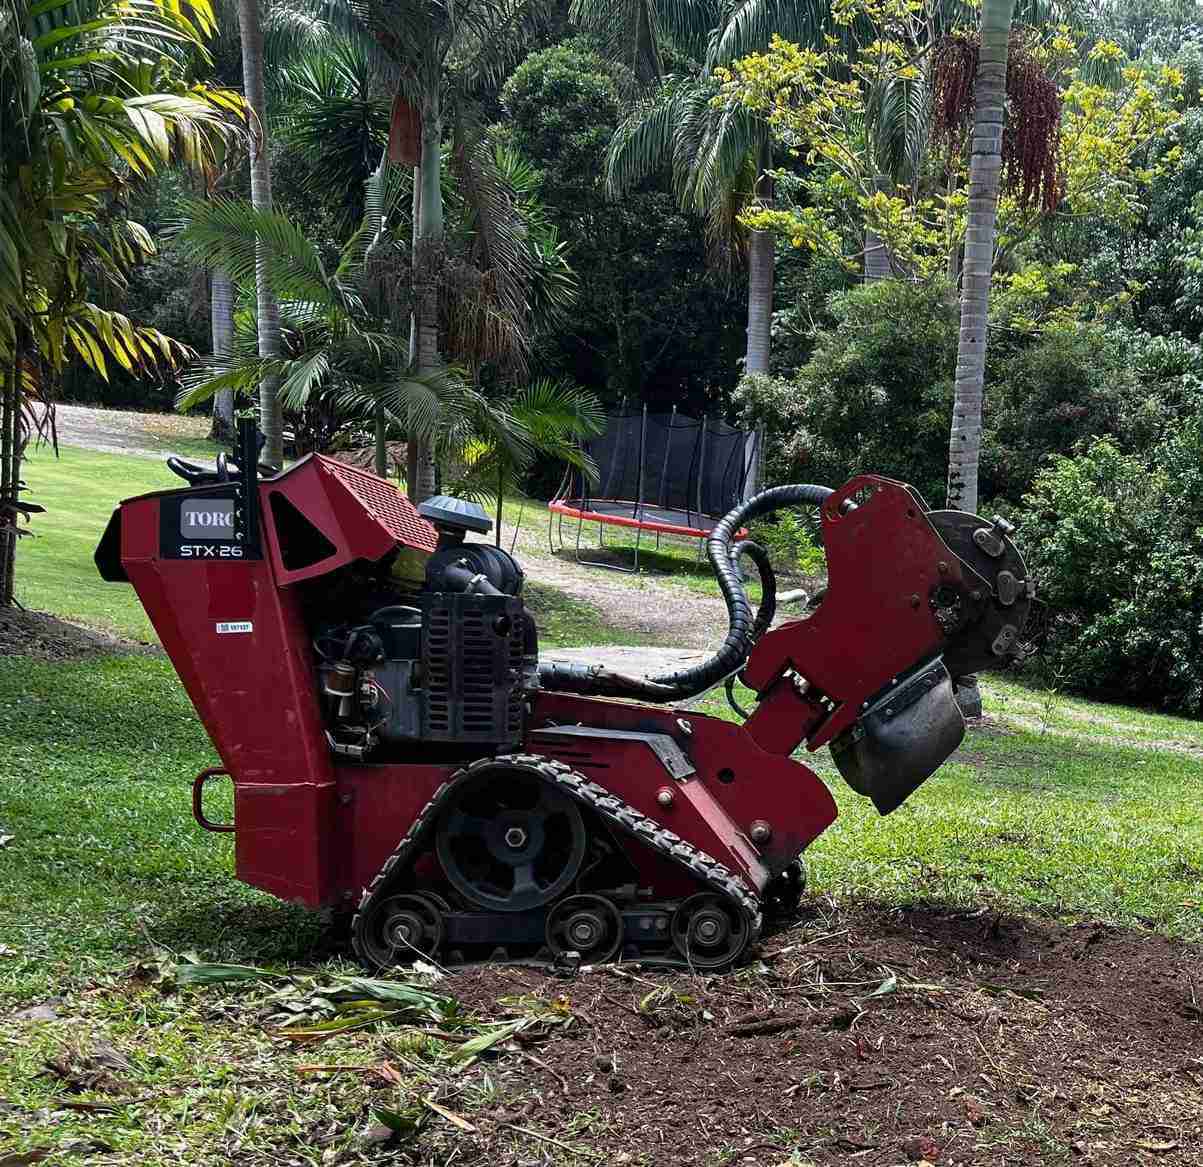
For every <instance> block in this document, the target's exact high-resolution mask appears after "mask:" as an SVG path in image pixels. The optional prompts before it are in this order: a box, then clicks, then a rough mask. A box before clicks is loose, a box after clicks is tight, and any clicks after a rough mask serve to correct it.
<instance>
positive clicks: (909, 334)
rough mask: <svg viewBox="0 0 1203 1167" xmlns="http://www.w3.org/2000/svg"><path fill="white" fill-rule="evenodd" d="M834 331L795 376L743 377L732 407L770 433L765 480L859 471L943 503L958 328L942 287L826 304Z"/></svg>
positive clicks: (876, 289) (872, 290)
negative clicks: (898, 482) (885, 477)
mask: <svg viewBox="0 0 1203 1167" xmlns="http://www.w3.org/2000/svg"><path fill="white" fill-rule="evenodd" d="M831 311H832V313H833V315H834V318H835V321H836V323H835V326H834V328H832V329H830V330H828V331H825V332H823V333H821V334H820V335H819V336H818V337H817V338H816V343H815V348H814V352H813V354H812V355H811V357H810V359H809V360H808V361H807V363H806V364H805V365H803V366H802V368H800V369H799V370H798V371H797V373H796V374H795V375H794V376H793V377H781V378H775V377H773V378H766V377H748V378H745V380H744V381H743V382H742V383H741V384H740V386H739V389H738V390H737V392H736V400H737V403H738V404H739V406H740V407H741V409H742V411H743V414H744V417H745V419H746V420H747V421H749V422H751V423H754V424H757V425H763V426H764V427H765V428H766V431H767V433H768V442H767V449H768V451H769V458H768V474H767V479H768V481H769V482H798V481H811V482H819V483H825V484H828V485H833V486H834V485H838V484H839V483H841V482H843V481H845V480H846V479H847V478H849V477H851V476H852V475H853V474H855V473H857V472H859V471H873V472H875V473H879V474H886V475H889V476H890V477H894V478H901V479H903V480H904V481H907V482H910V483H912V484H913V485H914V486H916V487H918V489H919V490H920V492H921V493H922V494H923V495H924V497H925V498H927V499H928V500H929V502H932V503H937V502H942V501H943V489H944V488H943V475H944V465H945V458H946V453H947V444H948V411H949V408H950V406H951V402H952V376H953V371H954V365H955V358H956V343H957V329H956V319H955V317H954V315H953V312H952V310H951V309H950V308H949V307H948V305H947V303H946V302H945V298H944V294H943V292H942V290H941V289H939V288H936V287H931V286H928V285H914V284H908V283H904V282H902V281H894V280H885V281H881V282H879V283H875V284H869V285H866V286H864V287H859V288H855V289H853V290H852V291H849V292H844V293H840V294H838V295H836V296H834V297H833V298H832V302H831Z"/></svg>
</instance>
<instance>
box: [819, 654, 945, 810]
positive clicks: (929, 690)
mask: <svg viewBox="0 0 1203 1167" xmlns="http://www.w3.org/2000/svg"><path fill="white" fill-rule="evenodd" d="M964 737H965V719H964V717H962V716H961V711H960V709H959V708H958V707H957V703H956V698H955V697H954V695H953V691H952V678H951V677H950V676H949V675H948V670H947V669H946V668H945V667H944V662H943V661H942V660H935V661H932V662H931V663H930V664H928V665H925V666H924V667H922V668H921V669H919V670H918V671H917V672H915V673H912V674H911V676H910V677H907V678H906V679H905V680H902V681H900V682H899V683H898V684H897V685H893V686H891V687H890V688H889V689H888V690H887V691H886V692H885V693H883V694H882V695H881V696H880V697H878V698H877V700H876V701H874V702H873V703H872V705H870V707H869V709H868V710H866V712H865V715H864V716H863V717H862V718H860V720H859V721H857V722H856V724H855V725H853V726H852V728H851V729H849V730H847V731H846V732H845V733H842V734H841V735H840V736H839V737H838V738H836V739H835V741H833V742H832V743H831V756H832V757H833V758H834V759H835V764H836V766H837V768H838V769H839V772H840V773H841V774H842V775H843V777H844V781H845V782H847V783H848V785H849V786H851V787H852V789H853V790H855V791H856V792H857V793H858V794H864V795H866V796H867V797H868V798H870V799H872V800H873V805H874V806H875V807H877V809H878V811H879V812H880V813H881V814H883V815H885V814H889V813H890V811H892V810H897V809H898V807H900V806H901V805H902V804H903V803H904V802H905V801H906V800H907V799H908V798H909V797H910V796H911V795H912V794H913V793H914V792H915V791H916V790H917V789H918V788H919V787H920V786H921V785H922V784H923V783H924V782H925V781H926V780H927V779H928V778H930V777H931V775H932V774H934V773H935V772H936V771H937V770H938V769H939V768H940V767H941V766H942V765H943V764H944V762H945V761H946V760H947V759H948V757H949V755H950V754H952V752H953V751H954V750H955V749H956V748H957V746H959V745H960V744H961V742H962V740H963V739H964Z"/></svg>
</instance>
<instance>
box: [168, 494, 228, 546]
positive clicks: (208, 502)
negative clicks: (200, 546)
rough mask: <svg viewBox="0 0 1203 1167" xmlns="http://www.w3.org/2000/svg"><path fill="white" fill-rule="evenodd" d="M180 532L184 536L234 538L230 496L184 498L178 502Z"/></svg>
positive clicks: (186, 537)
mask: <svg viewBox="0 0 1203 1167" xmlns="http://www.w3.org/2000/svg"><path fill="white" fill-rule="evenodd" d="M180 534H181V535H182V536H183V537H184V538H185V539H188V538H197V537H207V538H210V539H214V538H216V539H233V538H234V500H233V499H232V498H210V499H203V500H202V499H191V498H190V499H185V500H184V501H183V502H182V503H180Z"/></svg>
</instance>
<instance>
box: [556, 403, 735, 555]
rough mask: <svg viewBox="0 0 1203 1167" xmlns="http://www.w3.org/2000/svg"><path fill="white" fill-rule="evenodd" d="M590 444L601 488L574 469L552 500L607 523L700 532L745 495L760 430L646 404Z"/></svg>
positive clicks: (616, 417) (617, 417)
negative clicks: (646, 407)
mask: <svg viewBox="0 0 1203 1167" xmlns="http://www.w3.org/2000/svg"><path fill="white" fill-rule="evenodd" d="M585 448H586V450H587V452H588V453H589V454H590V456H591V457H592V458H593V460H594V462H595V463H596V465H597V468H598V475H599V477H598V482H597V485H596V487H594V488H592V489H591V488H590V487H589V484H588V483H587V481H586V480H585V478H584V475H582V474H581V473H580V472H579V471H577V470H570V471H569V473H568V474H567V475H566V476H565V479H564V482H563V484H562V485H561V488H560V490H559V492H557V496H556V498H555V499H554V500H553V505H554V504H556V503H558V504H561V505H566V506H570V507H572V508H573V510H576V509H578V508H579V510H580V511H581V512H584V513H583V515H582V517H585V518H596V519H597V520H599V521H601V522H605V521H606V520H607V519H609V520H610V521H611V522H613V521H616V520H617V521H621V522H624V525H625V524H627V523H632V521H633V523H634V524H638V525H640V526H645V527H647V528H648V529H655V528H657V527H664V528H667V527H670V526H671V527H673V528H687V529H688V530H686V531H680V532H678V533H685V534H697V535H699V536H701V535H704V534H705V533H706V532H708V531H709V530H710V529H711V528H712V527H713V526H714V524H715V523H716V522H717V521H718V519H719V518H721V517H722V516H723V515H724V514H726V513H727V512H728V511H729V510H731V508H732V507H734V506H736V505H737V504H738V503H739V502H741V501H743V498H744V492H745V487H746V486H747V485H748V484H749V480H750V479H751V480H754V478H755V468H756V461H757V457H758V453H759V451H758V449H757V435H756V434H755V432H754V431H749V430H741V429H736V428H735V427H734V426H730V425H728V424H727V423H726V422H723V421H716V420H714V419H711V418H704V419H702V420H698V419H697V418H692V417H687V416H685V415H684V414H681V413H677V412H676V411H673V412H671V413H648V412H646V411H645V410H639V411H635V412H624V413H619V414H613V415H611V416H610V417H609V418H608V420H607V425H606V430H605V433H603V434H601V435H600V436H599V437H596V438H594V439H592V440H591V441H590V442H588V443H586V447H585Z"/></svg>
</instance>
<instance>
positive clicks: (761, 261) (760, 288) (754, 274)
mask: <svg viewBox="0 0 1203 1167" xmlns="http://www.w3.org/2000/svg"><path fill="white" fill-rule="evenodd" d="M775 251H776V242H775V240H774V238H773V235H772V233H771V232H768V231H753V232H752V233H751V237H750V238H749V240H748V350H747V356H746V358H745V362H744V367H745V369H746V370H747V371H748V372H749V373H767V372H768V371H769V353H770V351H771V347H772V332H773V268H774V261H775V258H776V256H775Z"/></svg>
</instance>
